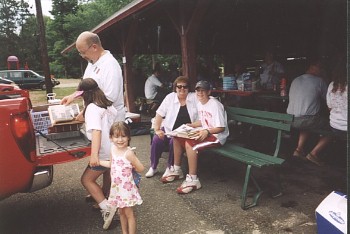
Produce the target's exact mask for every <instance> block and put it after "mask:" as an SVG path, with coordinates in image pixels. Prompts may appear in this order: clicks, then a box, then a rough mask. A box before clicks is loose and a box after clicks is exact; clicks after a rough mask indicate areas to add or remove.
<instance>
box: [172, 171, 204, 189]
mask: <svg viewBox="0 0 350 234" xmlns="http://www.w3.org/2000/svg"><path fill="white" fill-rule="evenodd" d="M201 187H202V185H201V183H200V182H199V179H198V177H197V179H195V180H194V179H192V177H191V176H190V175H189V174H187V175H186V180H185V181H184V182H182V184H181V186H180V187H178V188H177V189H176V192H177V193H180V194H187V193H190V192H192V191H193V190H197V189H200V188H201Z"/></svg>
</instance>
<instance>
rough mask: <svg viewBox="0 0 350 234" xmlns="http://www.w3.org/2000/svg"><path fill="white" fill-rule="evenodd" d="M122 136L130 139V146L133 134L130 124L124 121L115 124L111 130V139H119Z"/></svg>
mask: <svg viewBox="0 0 350 234" xmlns="http://www.w3.org/2000/svg"><path fill="white" fill-rule="evenodd" d="M115 134H116V135H115ZM121 135H123V136H126V137H128V139H129V141H128V145H130V140H131V132H130V128H129V126H128V124H127V123H125V122H123V121H118V122H115V123H113V124H112V126H111V129H110V130H109V137H110V138H112V137H113V136H115V137H116V136H117V137H118V136H121Z"/></svg>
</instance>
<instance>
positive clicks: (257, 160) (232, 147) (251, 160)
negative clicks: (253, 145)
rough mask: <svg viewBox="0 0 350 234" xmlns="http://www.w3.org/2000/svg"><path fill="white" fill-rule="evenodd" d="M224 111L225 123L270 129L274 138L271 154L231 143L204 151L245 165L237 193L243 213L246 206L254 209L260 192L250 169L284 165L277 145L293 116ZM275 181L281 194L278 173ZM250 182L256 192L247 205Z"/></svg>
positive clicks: (242, 109) (229, 108) (245, 110)
mask: <svg viewBox="0 0 350 234" xmlns="http://www.w3.org/2000/svg"><path fill="white" fill-rule="evenodd" d="M225 109H226V112H227V119H228V120H234V121H236V122H240V123H244V124H249V125H257V126H262V127H264V128H271V129H274V130H275V131H276V138H275V140H274V143H275V150H274V153H273V155H268V154H265V153H262V152H257V151H255V150H252V149H248V148H245V147H242V146H240V145H239V144H236V143H235V142H231V141H228V142H226V144H225V145H223V146H222V147H217V148H211V149H207V150H205V153H208V152H209V153H212V154H216V155H222V156H224V157H228V158H231V159H234V160H237V161H239V162H241V163H244V164H246V165H247V169H246V175H245V180H244V185H243V190H242V193H241V207H242V209H243V210H245V209H248V208H250V207H253V206H256V205H257V203H258V199H259V197H260V195H261V194H262V192H263V190H262V189H261V188H260V186H259V184H258V182H257V180H256V179H255V178H254V176H253V175H252V173H251V169H252V167H257V168H262V167H268V166H272V167H273V166H279V165H281V164H282V163H283V162H284V159H282V158H279V157H278V154H279V151H280V146H281V138H282V131H286V132H289V131H290V129H291V122H292V121H293V115H289V114H283V113H275V112H268V111H259V110H251V109H244V108H237V107H225ZM276 179H277V184H278V189H279V190H280V191H281V185H280V182H279V174H278V172H277V175H276ZM250 180H251V181H252V182H253V184H254V185H255V187H256V189H257V192H256V193H255V194H254V196H253V201H252V202H251V203H250V204H247V203H248V202H247V188H248V184H249V181H250Z"/></svg>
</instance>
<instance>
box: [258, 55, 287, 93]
mask: <svg viewBox="0 0 350 234" xmlns="http://www.w3.org/2000/svg"><path fill="white" fill-rule="evenodd" d="M256 74H259V77H260V85H261V86H262V87H263V88H265V89H274V88H277V86H278V85H279V81H280V79H281V77H282V76H283V75H284V68H283V66H282V65H281V64H280V63H279V62H277V61H275V58H274V55H273V53H272V52H271V51H267V52H266V54H265V58H264V62H263V63H262V64H261V65H260V66H259V67H257V69H256Z"/></svg>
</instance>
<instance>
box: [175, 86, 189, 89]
mask: <svg viewBox="0 0 350 234" xmlns="http://www.w3.org/2000/svg"><path fill="white" fill-rule="evenodd" d="M176 88H178V89H188V85H176Z"/></svg>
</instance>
